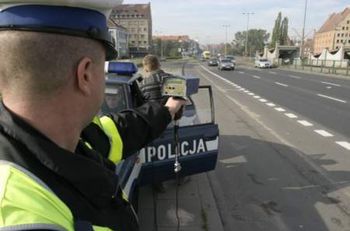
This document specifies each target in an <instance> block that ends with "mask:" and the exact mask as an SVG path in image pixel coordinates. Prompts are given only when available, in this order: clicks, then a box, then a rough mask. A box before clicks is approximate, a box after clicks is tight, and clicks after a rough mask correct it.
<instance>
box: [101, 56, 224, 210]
mask: <svg viewBox="0 0 350 231" xmlns="http://www.w3.org/2000/svg"><path fill="white" fill-rule="evenodd" d="M106 70H108V71H107V74H106V90H105V99H106V101H107V100H108V99H109V100H110V98H113V97H114V98H115V100H114V101H113V100H112V101H111V102H114V104H111V103H109V104H108V105H107V102H105V103H104V105H103V106H102V108H101V111H102V113H103V114H108V113H114V112H117V111H120V110H125V109H131V108H134V107H137V106H140V105H141V104H142V103H143V101H142V100H141V98H140V96H141V95H140V91H139V89H138V84H137V79H138V78H139V76H137V75H136V73H137V67H136V66H135V65H134V64H133V63H130V62H110V63H107V64H106ZM184 78H185V79H186V85H187V96H188V100H187V104H186V106H185V109H184V112H183V116H182V118H181V119H180V120H179V129H178V137H179V143H178V144H177V145H178V146H177V147H178V149H179V151H180V157H179V162H180V164H181V166H182V170H181V171H180V172H179V176H180V177H183V176H189V175H193V174H197V173H202V172H206V171H210V170H213V169H214V168H215V165H216V160H217V155H218V139H219V129H218V125H217V124H216V123H215V118H214V104H213V97H212V91H211V86H199V78H196V77H184ZM112 106H113V107H112ZM175 153H176V152H175V144H174V129H173V125H172V124H170V125H169V126H168V128H167V129H166V130H165V131H164V132H163V134H162V135H161V136H160V137H159V138H158V139H156V140H154V141H153V142H152V143H150V144H149V145H148V146H146V147H145V148H143V149H142V150H140V151H139V152H138V153H136V154H135V155H133V156H131V157H129V158H127V159H125V160H123V161H122V162H120V163H119V164H118V166H117V174H118V175H119V178H120V184H121V186H122V188H123V191H124V193H125V194H126V195H127V196H128V198H129V201H132V202H133V204H135V203H137V194H138V193H137V192H138V187H139V186H143V185H148V184H154V183H158V182H162V181H165V180H169V179H174V178H175V172H174V160H175V155H176V154H175Z"/></svg>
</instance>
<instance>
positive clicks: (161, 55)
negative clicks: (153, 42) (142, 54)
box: [155, 31, 164, 59]
mask: <svg viewBox="0 0 350 231" xmlns="http://www.w3.org/2000/svg"><path fill="white" fill-rule="evenodd" d="M155 33H157V34H159V40H160V59H162V58H163V55H164V54H163V40H162V37H161V34H162V31H155Z"/></svg>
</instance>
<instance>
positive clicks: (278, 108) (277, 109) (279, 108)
mask: <svg viewBox="0 0 350 231" xmlns="http://www.w3.org/2000/svg"><path fill="white" fill-rule="evenodd" d="M275 110H276V111H280V112H283V111H286V110H285V109H283V108H281V107H276V108H275Z"/></svg>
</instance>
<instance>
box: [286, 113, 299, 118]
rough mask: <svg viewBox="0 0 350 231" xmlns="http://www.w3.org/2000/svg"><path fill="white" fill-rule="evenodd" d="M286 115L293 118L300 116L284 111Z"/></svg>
mask: <svg viewBox="0 0 350 231" xmlns="http://www.w3.org/2000/svg"><path fill="white" fill-rule="evenodd" d="M284 114H285V115H286V116H288V117H289V118H291V119H295V118H298V116H296V115H294V114H293V113H284Z"/></svg>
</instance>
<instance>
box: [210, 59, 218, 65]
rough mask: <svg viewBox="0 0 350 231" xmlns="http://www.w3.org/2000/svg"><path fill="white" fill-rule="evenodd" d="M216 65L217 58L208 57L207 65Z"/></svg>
mask: <svg viewBox="0 0 350 231" xmlns="http://www.w3.org/2000/svg"><path fill="white" fill-rule="evenodd" d="M217 65H219V61H218V60H217V59H215V58H211V59H209V61H208V66H217Z"/></svg>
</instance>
